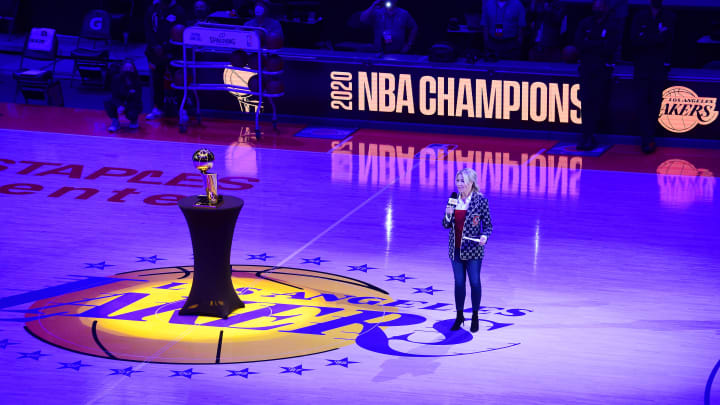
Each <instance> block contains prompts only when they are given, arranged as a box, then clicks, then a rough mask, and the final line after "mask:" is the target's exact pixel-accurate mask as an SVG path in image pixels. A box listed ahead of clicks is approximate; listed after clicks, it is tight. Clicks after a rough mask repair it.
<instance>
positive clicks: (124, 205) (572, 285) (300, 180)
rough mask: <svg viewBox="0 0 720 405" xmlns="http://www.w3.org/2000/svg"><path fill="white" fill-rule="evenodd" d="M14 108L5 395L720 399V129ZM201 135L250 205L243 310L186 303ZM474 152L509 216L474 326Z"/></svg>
mask: <svg viewBox="0 0 720 405" xmlns="http://www.w3.org/2000/svg"><path fill="white" fill-rule="evenodd" d="M0 112H1V114H2V115H1V116H0V127H1V128H2V129H0V139H1V140H2V145H3V152H2V154H1V155H2V156H0V203H1V204H2V206H3V210H2V225H3V226H2V227H0V244H1V246H2V249H0V252H1V253H0V260H1V261H0V262H1V263H2V265H3V268H4V271H3V272H2V273H0V308H1V309H2V316H1V317H0V318H2V320H1V321H0V359H2V363H3V367H2V368H0V381H1V382H2V384H1V385H0V386H1V387H2V388H0V396H1V397H2V398H3V402H4V403H8V404H9V403H13V404H16V403H17V404H19V403H43V404H54V403H74V404H115V403H118V404H121V403H128V404H135V403H141V402H143V403H152V404H176V403H191V402H204V403H216V402H217V403H219V402H223V403H243V404H269V403H277V404H285V403H287V404H290V403H322V402H328V403H331V402H335V401H343V402H345V403H369V404H372V403H387V404H393V403H407V404H409V403H412V404H455V403H478V404H702V403H717V401H719V400H720V382H718V381H717V380H718V378H719V377H717V376H716V374H717V372H718V366H719V365H720V363H719V360H720V354H719V353H718V347H719V346H718V344H719V343H720V316H719V315H718V314H719V313H720V300H719V299H718V291H720V278H719V277H718V274H720V253H718V245H720V235H719V234H718V232H717V229H718V227H719V226H720V216H718V212H720V202H719V201H718V198H716V194H720V185H718V181H717V179H718V177H717V176H718V174H720V150H717V149H693V148H678V147H663V148H660V149H659V150H658V152H657V153H655V154H653V155H649V156H645V155H643V154H642V153H641V152H640V150H639V148H638V147H637V146H633V145H615V146H613V147H611V148H610V149H609V150H608V151H607V152H605V153H604V154H602V155H601V156H598V157H588V156H578V155H573V154H569V153H563V151H562V150H561V149H562V148H560V150H558V148H557V147H556V146H557V145H556V144H557V142H555V141H549V140H538V139H523V138H500V137H494V136H493V132H492V130H489V131H488V133H487V135H488V136H483V137H480V136H463V135H457V134H454V135H450V134H440V133H416V132H402V131H387V130H377V129H364V128H359V129H358V128H352V129H347V128H308V127H307V125H304V124H281V125H280V126H279V128H278V130H277V131H273V130H272V128H271V126H269V125H266V126H264V127H263V130H264V134H263V138H262V139H261V140H259V141H257V140H255V137H254V130H253V129H252V125H253V124H252V123H250V122H248V123H247V126H244V124H243V123H239V122H237V121H223V120H217V119H216V120H205V121H204V123H203V127H193V128H191V130H190V131H189V132H188V133H187V134H178V133H177V127H175V126H174V125H173V122H172V121H165V122H162V121H161V122H145V121H141V124H142V127H141V129H140V130H139V131H137V132H130V131H120V132H119V133H117V134H115V135H108V134H107V132H106V130H105V126H106V124H107V123H106V122H105V119H104V118H103V113H102V112H101V111H91V110H80V109H69V108H54V107H32V106H22V105H15V104H0ZM301 131H304V132H301ZM296 135H297V136H296ZM200 147H207V148H209V149H210V150H212V151H213V152H214V154H215V156H216V162H215V167H214V169H213V170H214V171H216V172H217V173H218V179H219V184H220V193H221V194H225V195H231V196H235V197H239V198H242V199H243V200H244V201H245V206H244V208H243V209H242V211H241V213H240V217H239V219H238V223H237V226H236V230H235V235H234V240H233V249H232V264H233V284H234V287H235V288H236V289H237V291H238V294H239V295H240V297H241V298H242V300H243V301H245V303H246V305H247V306H246V308H245V309H241V310H237V311H236V312H234V313H233V314H232V315H231V316H230V317H229V318H227V319H217V318H209V317H203V316H199V317H196V316H180V315H178V314H177V310H178V309H179V308H180V306H182V303H183V302H184V299H185V297H186V296H187V294H188V292H189V288H190V283H191V281H192V271H193V257H192V246H191V241H190V237H189V236H190V235H189V233H188V228H187V224H186V223H185V220H184V218H183V216H182V214H181V212H180V210H179V209H178V207H177V199H178V198H179V197H181V196H188V195H193V194H197V193H200V192H202V180H201V178H200V175H199V172H198V171H197V170H195V169H194V167H193V164H192V161H191V156H192V154H193V152H194V151H196V150H197V149H199V148H200ZM551 152H552V153H551ZM462 167H472V168H474V169H475V170H476V171H477V172H478V177H479V186H480V190H481V191H482V192H483V193H484V194H485V195H486V196H487V198H488V199H489V204H490V210H491V215H492V222H493V228H494V232H493V234H492V236H491V237H490V240H489V242H488V245H487V248H486V256H485V259H484V261H483V265H482V271H481V278H482V287H483V294H482V303H481V305H482V306H483V307H482V310H481V315H480V318H481V323H480V331H479V332H477V333H475V334H472V333H470V332H469V331H468V329H469V322H467V323H466V324H465V327H464V329H463V330H461V331H458V332H453V331H450V330H449V329H450V325H452V322H453V320H454V316H455V312H454V304H453V279H452V272H451V267H450V261H449V259H448V256H447V243H448V234H447V230H445V229H443V228H442V226H441V217H442V215H443V211H444V208H445V204H446V202H447V198H448V196H449V195H450V193H451V192H453V191H454V190H455V188H454V174H455V173H456V172H457V171H458V170H459V169H460V168H462ZM468 301H469V300H468ZM468 306H469V302H468Z"/></svg>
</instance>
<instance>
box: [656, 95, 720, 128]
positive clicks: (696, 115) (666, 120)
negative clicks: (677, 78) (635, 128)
mask: <svg viewBox="0 0 720 405" xmlns="http://www.w3.org/2000/svg"><path fill="white" fill-rule="evenodd" d="M716 104H717V98H714V97H698V95H697V94H695V92H694V91H692V90H690V89H688V88H687V87H683V86H673V87H670V88H667V89H665V91H664V92H663V101H662V105H661V107H660V115H659V117H658V122H659V123H660V125H662V126H663V128H665V129H667V130H668V131H670V132H675V133H683V132H688V131H690V130H692V129H693V128H695V126H696V125H698V124H700V125H708V124H711V123H712V122H713V121H715V119H716V118H717V117H718V111H716V110H715V107H716Z"/></svg>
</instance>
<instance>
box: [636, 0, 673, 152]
mask: <svg viewBox="0 0 720 405" xmlns="http://www.w3.org/2000/svg"><path fill="white" fill-rule="evenodd" d="M674 34H675V15H674V14H673V13H672V12H670V11H669V10H666V9H665V8H663V6H662V0H650V5H649V7H645V8H643V9H641V10H638V12H637V13H636V14H635V17H634V18H633V22H632V28H631V30H630V39H631V42H632V46H633V54H634V65H635V66H634V67H635V69H634V71H633V82H634V83H633V84H634V86H633V87H634V92H635V97H636V103H635V104H636V105H637V108H638V119H637V130H638V135H639V136H640V139H641V143H642V151H643V152H645V153H652V152H654V151H655V149H656V148H657V145H656V143H655V131H656V130H657V125H658V122H657V120H658V115H659V113H660V106H661V105H662V93H663V91H664V89H665V85H666V82H667V75H668V68H667V67H666V66H669V64H668V65H666V64H667V63H668V62H669V60H670V53H671V50H672V41H673V36H674Z"/></svg>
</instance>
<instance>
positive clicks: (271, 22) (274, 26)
mask: <svg viewBox="0 0 720 405" xmlns="http://www.w3.org/2000/svg"><path fill="white" fill-rule="evenodd" d="M269 5H270V4H269V3H268V2H267V1H265V0H258V1H256V2H255V8H254V9H253V10H254V11H253V15H254V17H253V18H251V19H250V20H249V21H248V22H246V23H245V25H246V26H248V27H257V28H263V29H265V31H267V33H268V34H270V33H274V34H277V35H280V36H281V37H282V36H283V30H282V26H281V25H280V22H279V21H278V20H276V19H274V18H272V17H270V15H269V12H268V11H269V10H268V9H269Z"/></svg>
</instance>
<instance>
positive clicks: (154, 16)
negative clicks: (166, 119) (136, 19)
mask: <svg viewBox="0 0 720 405" xmlns="http://www.w3.org/2000/svg"><path fill="white" fill-rule="evenodd" d="M176 24H182V25H186V24H187V17H186V14H185V10H184V9H183V7H182V6H180V5H179V4H177V2H176V0H155V1H153V4H152V5H151V6H150V7H149V8H148V10H147V12H146V13H145V37H146V41H147V46H146V48H145V56H147V58H148V67H149V68H150V80H151V82H152V94H153V109H152V112H150V114H148V115H147V116H145V119H148V120H153V119H156V118H159V117H161V116H162V115H163V108H164V105H165V73H166V72H167V70H168V67H169V64H170V61H171V60H172V59H173V58H174V57H175V56H177V55H175V53H176V49H175V48H176V47H175V46H173V45H171V44H170V30H171V29H172V27H173V26H175V25H176Z"/></svg>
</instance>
